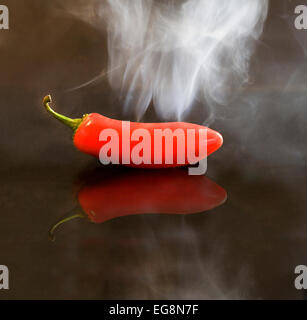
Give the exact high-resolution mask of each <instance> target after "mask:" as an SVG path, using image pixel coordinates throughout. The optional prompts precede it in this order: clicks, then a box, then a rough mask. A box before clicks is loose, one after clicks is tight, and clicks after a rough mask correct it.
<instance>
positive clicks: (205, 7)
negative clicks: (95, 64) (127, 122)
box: [107, 0, 268, 119]
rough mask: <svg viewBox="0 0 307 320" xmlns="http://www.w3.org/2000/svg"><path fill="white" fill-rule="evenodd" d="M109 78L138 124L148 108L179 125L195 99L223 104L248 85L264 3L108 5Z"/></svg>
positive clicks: (119, 1) (140, 0) (189, 0)
mask: <svg viewBox="0 0 307 320" xmlns="http://www.w3.org/2000/svg"><path fill="white" fill-rule="evenodd" d="M108 4H109V6H110V12H109V15H108V19H107V23H108V50H109V66H108V68H109V69H108V77H109V82H110V84H111V86H112V88H114V89H117V90H120V92H121V95H122V97H123V99H124V107H125V109H126V110H134V111H135V113H136V115H137V117H138V119H140V118H141V117H142V116H143V114H144V113H145V111H146V110H147V108H148V106H149V105H150V103H151V102H153V105H154V107H155V110H156V112H157V114H158V116H160V117H161V118H162V119H167V118H170V117H175V118H177V119H181V118H182V116H183V115H184V114H185V113H186V111H188V110H189V109H190V108H191V107H192V106H193V102H195V100H197V101H201V102H203V103H204V104H207V105H209V106H212V105H213V104H225V103H226V102H227V101H228V99H229V98H230V97H231V96H232V94H233V93H234V92H235V91H236V90H238V89H240V88H242V85H243V84H244V83H246V82H247V81H248V67H249V60H250V58H251V55H252V53H253V49H254V43H255V41H256V40H257V39H259V37H260V35H261V33H262V30H263V25H264V21H265V19H266V16H267V11H268V1H267V0H245V1H242V0H218V1H216V0H186V1H167V2H165V1H164V2H160V1H152V0H129V1H127V0H108Z"/></svg>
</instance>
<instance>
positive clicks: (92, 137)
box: [43, 96, 223, 168]
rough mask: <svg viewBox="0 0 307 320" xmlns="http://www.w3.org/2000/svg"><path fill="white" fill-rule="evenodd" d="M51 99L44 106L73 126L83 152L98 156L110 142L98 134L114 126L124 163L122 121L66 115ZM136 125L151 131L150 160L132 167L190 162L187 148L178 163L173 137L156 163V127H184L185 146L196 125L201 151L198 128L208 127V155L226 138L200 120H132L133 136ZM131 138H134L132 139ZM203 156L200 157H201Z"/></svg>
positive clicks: (175, 142) (45, 100)
mask: <svg viewBox="0 0 307 320" xmlns="http://www.w3.org/2000/svg"><path fill="white" fill-rule="evenodd" d="M50 102H51V97H50V96H46V97H45V98H44V100H43V103H44V106H45V108H46V109H47V111H48V112H50V113H51V114H52V115H53V116H54V117H55V118H57V119H58V120H60V121H61V122H63V123H64V124H66V125H68V126H69V127H71V128H72V129H73V130H74V136H73V141H74V145H75V147H76V148H77V149H78V150H80V151H81V152H84V153H86V154H89V155H92V156H94V157H97V158H99V152H100V149H101V148H102V146H103V145H104V144H105V143H107V141H99V135H100V133H101V131H102V130H103V129H114V130H116V132H117V133H118V136H119V149H118V158H119V161H120V163H122V139H123V138H122V137H123V134H122V123H123V122H122V121H121V120H115V119H111V118H108V117H105V116H102V115H100V114H98V113H91V114H88V115H84V116H83V117H82V118H81V119H70V118H67V117H65V116H62V115H60V114H58V113H56V112H55V111H53V110H52V109H51V107H50V105H49V103H50ZM135 129H147V131H148V132H149V133H150V137H151V164H144V163H141V164H134V163H133V162H132V161H130V164H125V165H127V166H131V167H141V168H165V167H177V166H185V165H188V164H189V162H188V156H187V154H186V153H187V148H186V147H185V149H184V150H183V152H184V154H183V157H184V159H185V163H183V164H178V163H177V140H176V138H174V137H173V138H172V139H173V150H165V148H164V147H163V148H162V164H155V163H154V130H155V129H162V130H164V129H171V130H172V132H174V130H176V129H182V130H183V132H184V133H185V138H184V139H185V146H187V130H188V129H194V130H195V154H196V155H198V154H199V151H200V150H199V129H206V130H207V156H208V155H210V154H211V153H213V152H214V151H216V150H217V149H219V148H220V147H221V146H222V144H223V138H222V136H221V134H220V133H218V132H217V131H214V130H212V129H210V128H206V127H204V126H200V125H197V124H192V123H187V122H166V123H165V122H164V123H139V122H130V138H131V133H132V132H133V131H134V130H135ZM130 140H131V139H130ZM162 141H163V144H164V143H165V139H164V138H163V140H162ZM138 143H139V141H130V154H131V151H132V149H133V148H134V146H135V145H137V144H138ZM169 152H172V155H173V163H172V164H167V163H165V158H166V156H167V154H168V153H169ZM199 160H201V159H199Z"/></svg>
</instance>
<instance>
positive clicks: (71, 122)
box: [43, 95, 87, 132]
mask: <svg viewBox="0 0 307 320" xmlns="http://www.w3.org/2000/svg"><path fill="white" fill-rule="evenodd" d="M50 102H52V99H51V95H48V96H45V98H44V99H43V104H44V107H45V108H46V110H47V111H48V112H49V113H50V114H51V115H52V116H53V117H54V118H56V119H58V120H59V121H60V122H62V123H64V124H65V125H66V126H68V127H69V128H71V129H72V130H73V131H74V132H75V131H76V130H77V129H78V127H79V125H80V124H81V123H82V121H83V120H84V118H85V117H86V116H87V115H84V116H83V117H82V118H78V119H71V118H68V117H65V116H63V115H62V114H59V113H57V112H55V111H54V110H53V109H52V108H51V107H50Z"/></svg>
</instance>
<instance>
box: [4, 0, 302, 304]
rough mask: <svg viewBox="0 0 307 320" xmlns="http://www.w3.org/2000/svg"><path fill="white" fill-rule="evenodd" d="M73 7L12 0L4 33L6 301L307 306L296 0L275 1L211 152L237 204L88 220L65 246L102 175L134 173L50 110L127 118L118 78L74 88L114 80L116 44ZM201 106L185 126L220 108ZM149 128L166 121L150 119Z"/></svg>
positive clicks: (217, 175)
mask: <svg viewBox="0 0 307 320" xmlns="http://www.w3.org/2000/svg"><path fill="white" fill-rule="evenodd" d="M5 2H6V1H2V3H1V4H5ZM65 3H66V4H65V8H63V5H62V4H61V2H58V1H53V2H52V3H51V2H50V3H49V2H48V4H46V2H45V1H38V0H37V1H34V0H31V1H27V2H20V1H14V0H10V1H7V4H8V6H9V7H10V12H11V19H10V20H11V29H10V30H9V31H4V32H2V31H1V30H0V36H1V38H0V67H1V77H0V105H1V108H2V109H1V110H2V113H1V126H0V150H1V160H0V161H1V167H0V173H1V188H0V204H1V214H0V264H5V265H7V266H8V267H9V270H10V290H9V291H4V290H0V299H17V298H26V299H31V298H38V299H47V298H51V299H52V298H56V299H68V298H71V299H77V298H84V299H117V298H130V299H133V298H144V299H146V298H156V299H158V298H168V299H170V298H187V299H188V298H199V299H203V298H256V299H258V298H260V299H264V298H288V299H290V298H299V299H300V298H304V297H305V296H304V294H303V292H301V291H298V290H296V289H295V287H294V285H293V283H294V278H295V275H294V268H295V266H296V265H299V264H305V265H307V251H306V250H307V249H306V248H307V246H306V245H307V237H306V230H307V218H306V214H307V213H306V159H307V158H306V133H307V132H306V128H307V126H306V118H307V116H306V101H307V91H306V88H307V83H306V82H307V77H306V74H307V69H306V67H307V66H306V56H305V51H304V45H305V43H304V39H305V38H306V37H305V38H304V37H302V36H301V34H299V35H298V36H297V34H296V33H295V32H296V31H295V30H293V25H292V21H293V14H292V12H293V6H294V5H295V4H296V2H295V1H293V2H291V3H290V4H289V2H288V1H271V9H270V14H269V18H268V20H267V23H266V26H265V30H264V33H263V36H262V39H261V42H260V43H259V46H258V47H257V51H256V53H255V56H254V58H253V61H252V65H251V83H250V84H249V86H248V87H247V88H246V90H245V91H244V92H242V94H241V95H240V96H238V97H237V98H236V99H234V100H233V101H232V102H231V103H230V104H229V105H228V106H226V107H219V108H217V109H216V110H215V121H214V122H213V123H212V125H211V127H212V128H213V129H216V130H218V131H219V132H221V133H222V134H223V136H224V146H223V147H222V148H221V149H220V150H219V151H218V152H216V153H215V154H213V155H212V156H210V158H209V161H208V173H207V177H208V178H209V179H210V180H212V181H214V182H215V183H216V184H218V185H220V186H222V187H223V188H224V189H225V190H227V194H228V199H227V201H226V202H225V203H224V204H223V205H221V206H216V207H215V208H214V209H212V210H210V211H208V212H202V213H197V214H188V215H175V214H174V215H170V214H168V215H163V214H159V215H157V214H147V215H129V216H124V217H119V218H116V219H108V221H105V222H104V223H101V224H93V223H90V222H88V221H86V220H85V219H80V220H78V219H76V220H72V221H70V222H69V223H66V224H65V225H62V226H61V227H60V228H59V229H58V231H57V233H56V240H55V241H54V242H52V241H50V239H49V237H48V231H49V229H50V227H51V226H52V225H53V224H54V223H55V222H56V221H57V220H58V219H59V218H60V217H61V216H64V215H66V214H68V213H74V212H79V210H80V208H79V199H78V195H79V192H80V190H82V188H83V187H84V184H86V185H88V183H89V182H88V181H89V179H90V180H91V181H92V177H93V176H94V178H95V177H96V176H98V175H96V173H97V170H98V171H99V183H102V181H103V179H106V181H108V179H111V180H112V179H115V178H116V179H119V180H116V179H115V180H112V181H119V185H120V183H122V182H120V181H121V179H124V177H125V175H126V174H128V171H129V170H128V171H127V169H125V168H109V167H103V168H100V165H99V163H98V161H97V160H95V159H92V158H89V157H88V156H86V155H82V154H80V153H79V152H77V151H76V150H75V149H74V147H73V146H72V143H71V137H70V131H69V130H68V129H66V128H64V127H62V126H61V125H60V124H59V123H57V122H56V121H53V119H51V118H50V117H49V116H48V115H46V114H45V112H44V110H43V108H42V106H41V99H42V97H43V96H44V95H45V94H47V93H51V94H53V96H54V99H55V101H56V108H57V110H59V111H61V112H62V113H63V114H67V115H70V116H73V117H74V116H76V117H78V116H79V115H81V114H83V113H86V112H100V113H102V114H105V115H107V116H110V117H116V118H119V119H123V118H124V115H123V113H122V109H121V104H120V102H119V101H118V98H117V97H116V96H114V95H113V94H112V92H111V90H110V88H109V86H108V83H107V81H106V80H105V79H102V80H101V81H100V82H99V83H97V84H95V85H93V86H89V87H87V88H83V89H81V90H78V91H72V92H68V91H66V90H67V89H68V88H71V87H74V86H76V85H78V84H80V83H82V82H85V81H87V80H89V79H91V78H92V77H94V76H95V75H97V74H98V73H99V72H100V70H101V68H102V67H103V66H104V65H105V63H106V48H105V37H104V34H103V31H99V30H97V29H94V28H93V27H92V26H91V25H89V24H87V23H85V22H82V21H80V20H79V19H77V18H76V16H75V15H73V14H72V13H69V12H68V11H67V9H68V8H69V9H74V10H75V11H74V12H76V11H78V8H80V6H81V5H82V4H81V3H79V1H76V2H75V1H67V2H65ZM281 3H282V4H281ZM302 32H305V31H302ZM199 108H200V106H196V107H195V110H194V111H193V112H192V113H191V115H189V116H187V118H186V119H185V120H186V121H194V122H198V123H201V122H202V121H205V120H206V115H207V111H208V108H207V107H206V106H205V107H204V108H203V109H202V112H200V109H199ZM125 119H130V120H135V119H134V118H133V115H126V116H125ZM143 120H144V121H154V120H157V118H156V115H155V114H154V113H153V112H152V111H150V110H149V112H148V113H147V114H146V115H145V118H144V119H143ZM98 168H100V169H98ZM129 172H130V171H129ZM139 174H140V173H137V175H139ZM158 175H161V173H160V172H159V174H158ZM162 177H163V176H162ZM176 187H177V186H176ZM172 188H174V189H172ZM115 189H116V188H115ZM171 189H172V190H169V192H170V193H171V192H172V191H174V190H175V187H171ZM150 190H151V192H155V188H154V186H153V185H151V189H150ZM180 190H181V189H180ZM144 191H145V190H140V195H141V194H142V192H144ZM158 191H159V190H158V189H157V192H158ZM134 192H135V194H137V189H134ZM112 194H113V196H114V201H116V193H115V195H114V193H112ZM145 194H146V193H145ZM121 196H122V195H121V194H120V192H119V194H118V201H116V205H117V208H118V206H119V205H120V204H121V199H122V197H121ZM185 196H186V195H185ZM158 199H160V198H159V197H158ZM181 201H182V199H181ZM186 201H187V203H189V201H191V197H187V200H186ZM126 203H127V202H126ZM122 204H123V203H122ZM155 204H156V205H157V202H155ZM162 204H164V203H162ZM175 204H176V203H175ZM190 204H191V203H190ZM193 204H194V202H193ZM109 205H110V204H109ZM159 205H160V204H159ZM126 206H128V205H127V204H124V208H123V210H122V213H123V214H124V213H127V212H130V210H129V208H128V207H127V208H126ZM111 208H112V206H111ZM113 208H116V206H114V207H113ZM74 210H76V211H74ZM119 211H120V210H119ZM119 211H118V212H119ZM149 211H150V210H148V212H149ZM155 211H157V210H155ZM197 211H198V210H197ZM201 211H204V210H201Z"/></svg>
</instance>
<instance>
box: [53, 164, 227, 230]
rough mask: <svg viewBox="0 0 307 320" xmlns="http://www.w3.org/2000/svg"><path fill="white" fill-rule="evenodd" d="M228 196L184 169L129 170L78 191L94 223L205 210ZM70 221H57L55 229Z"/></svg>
mask: <svg viewBox="0 0 307 320" xmlns="http://www.w3.org/2000/svg"><path fill="white" fill-rule="evenodd" d="M226 198H227V194H226V191H225V190H224V189H223V188H222V187H220V186H219V185H217V184H216V183H214V182H212V181H211V180H210V179H209V178H207V177H205V176H189V175H188V174H187V173H186V171H185V170H182V169H167V170H163V171H162V172H161V171H152V170H149V171H146V170H145V171H144V170H140V171H135V170H132V171H130V170H129V171H128V172H126V173H123V174H121V175H120V176H118V177H115V178H114V177H110V178H106V179H102V180H100V181H98V182H94V183H90V184H87V185H85V186H84V187H82V188H81V190H80V191H79V193H78V200H79V203H80V206H81V208H82V210H83V211H84V213H85V214H84V216H86V217H88V218H89V219H90V220H91V221H92V222H94V223H102V222H105V221H107V220H111V219H114V218H117V217H121V216H128V215H137V214H143V213H164V214H191V213H197V212H204V211H207V210H210V209H213V208H215V207H217V206H219V205H221V204H223V203H224V202H225V200H226ZM80 216H82V215H74V216H72V217H71V218H75V217H80ZM68 220H70V218H66V219H64V220H62V221H61V222H59V223H57V224H56V225H55V227H54V228H53V229H52V232H53V231H54V229H55V228H56V227H57V226H58V225H59V224H61V223H62V222H65V221H68Z"/></svg>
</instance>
